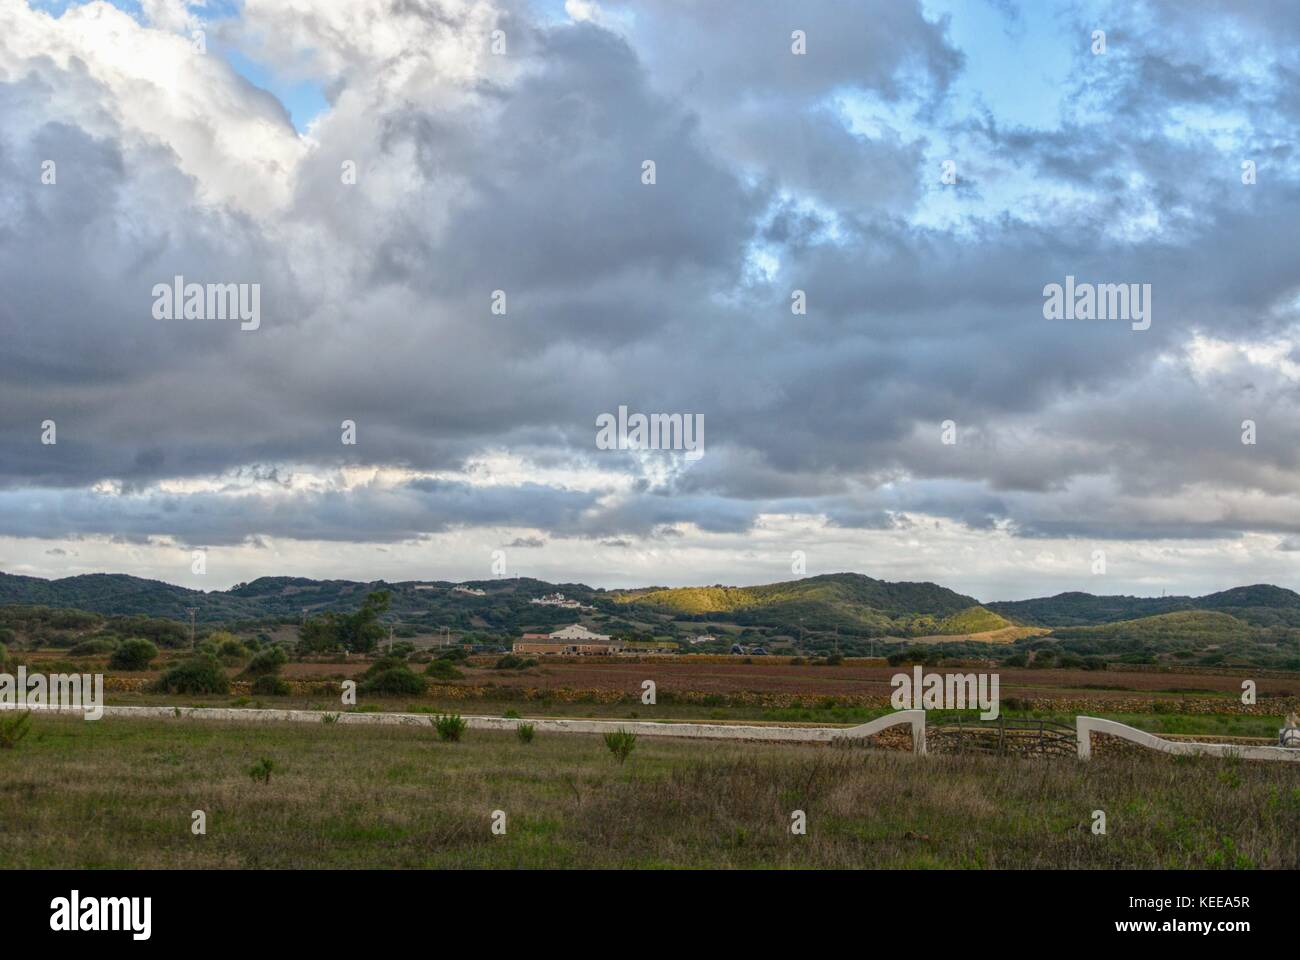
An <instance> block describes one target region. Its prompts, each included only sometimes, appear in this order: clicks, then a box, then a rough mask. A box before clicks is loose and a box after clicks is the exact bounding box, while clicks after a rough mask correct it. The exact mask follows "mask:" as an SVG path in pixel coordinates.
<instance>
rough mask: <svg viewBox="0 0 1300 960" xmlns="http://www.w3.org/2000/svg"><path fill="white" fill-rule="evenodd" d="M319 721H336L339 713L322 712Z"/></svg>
mask: <svg viewBox="0 0 1300 960" xmlns="http://www.w3.org/2000/svg"><path fill="white" fill-rule="evenodd" d="M320 722H321V723H338V722H339V715H338V714H337V713H323V714H321V718H320Z"/></svg>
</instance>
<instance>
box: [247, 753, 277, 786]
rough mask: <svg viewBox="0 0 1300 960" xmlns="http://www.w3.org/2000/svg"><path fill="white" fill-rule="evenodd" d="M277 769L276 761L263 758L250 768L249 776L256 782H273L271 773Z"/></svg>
mask: <svg viewBox="0 0 1300 960" xmlns="http://www.w3.org/2000/svg"><path fill="white" fill-rule="evenodd" d="M274 769H275V761H274V760H269V759H267V758H266V757H263V758H262V759H261V760H259V761H257V763H255V764H253V765H252V766H251V767H249V768H248V775H249V776H250V777H252V778H253V780H254V782H256V781H258V780H260V781H262V783H270V782H271V771H272V770H274Z"/></svg>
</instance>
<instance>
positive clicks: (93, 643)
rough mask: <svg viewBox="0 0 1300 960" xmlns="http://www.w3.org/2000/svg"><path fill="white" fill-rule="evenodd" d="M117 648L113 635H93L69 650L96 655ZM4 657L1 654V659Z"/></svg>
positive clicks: (75, 654)
mask: <svg viewBox="0 0 1300 960" xmlns="http://www.w3.org/2000/svg"><path fill="white" fill-rule="evenodd" d="M145 642H146V643H148V641H147V640H146V641H145ZM115 649H117V641H116V640H114V639H112V638H111V637H91V638H90V639H89V640H82V641H81V642H80V643H79V644H77V645H76V646H74V647H73V648H72V649H71V650H69V651H68V656H70V657H94V656H98V655H99V654H102V653H112V652H113V651H114V650H115ZM3 659H4V657H3V656H0V660H3Z"/></svg>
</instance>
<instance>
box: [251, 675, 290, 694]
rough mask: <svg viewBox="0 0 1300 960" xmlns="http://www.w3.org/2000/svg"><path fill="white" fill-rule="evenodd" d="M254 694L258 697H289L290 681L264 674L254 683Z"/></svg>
mask: <svg viewBox="0 0 1300 960" xmlns="http://www.w3.org/2000/svg"><path fill="white" fill-rule="evenodd" d="M252 692H253V693H255V694H257V695H258V696H266V697H287V696H288V695H289V681H287V680H283V679H281V678H280V677H277V676H276V675H275V674H273V673H264V674H262V675H261V676H260V677H258V678H257V679H256V680H254V681H253V691H252Z"/></svg>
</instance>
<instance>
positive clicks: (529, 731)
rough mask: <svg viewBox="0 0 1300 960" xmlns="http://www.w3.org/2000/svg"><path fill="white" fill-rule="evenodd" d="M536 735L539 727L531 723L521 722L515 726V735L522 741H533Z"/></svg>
mask: <svg viewBox="0 0 1300 960" xmlns="http://www.w3.org/2000/svg"><path fill="white" fill-rule="evenodd" d="M536 735H537V728H536V727H534V726H533V725H532V724H531V723H521V724H518V725H517V726H516V727H515V736H516V737H518V738H519V742H520V743H532V742H533V737H535V736H536Z"/></svg>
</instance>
